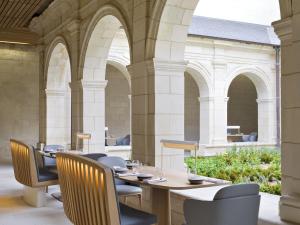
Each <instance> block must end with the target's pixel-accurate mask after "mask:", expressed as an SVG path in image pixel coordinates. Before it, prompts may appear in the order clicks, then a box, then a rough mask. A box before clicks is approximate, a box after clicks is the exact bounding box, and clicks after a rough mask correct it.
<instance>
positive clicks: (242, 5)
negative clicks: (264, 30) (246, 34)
mask: <svg viewBox="0 0 300 225" xmlns="http://www.w3.org/2000/svg"><path fill="white" fill-rule="evenodd" d="M195 15H198V16H206V17H214V18H220V19H227V20H235V21H242V22H248V23H256V24H263V25H271V23H272V22H273V21H276V20H279V19H280V8H279V0H200V1H199V4H198V7H197V9H196V11H195Z"/></svg>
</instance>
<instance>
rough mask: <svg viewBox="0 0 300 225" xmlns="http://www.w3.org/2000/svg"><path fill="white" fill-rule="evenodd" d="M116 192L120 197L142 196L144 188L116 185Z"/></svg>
mask: <svg viewBox="0 0 300 225" xmlns="http://www.w3.org/2000/svg"><path fill="white" fill-rule="evenodd" d="M116 190H117V193H118V195H119V196H120V195H135V194H141V193H142V188H140V187H137V186H132V185H126V184H121V185H116Z"/></svg>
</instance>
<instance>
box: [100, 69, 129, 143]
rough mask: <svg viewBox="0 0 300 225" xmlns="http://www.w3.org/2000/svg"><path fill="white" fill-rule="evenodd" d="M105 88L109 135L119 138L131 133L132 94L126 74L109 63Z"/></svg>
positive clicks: (106, 121)
mask: <svg viewBox="0 0 300 225" xmlns="http://www.w3.org/2000/svg"><path fill="white" fill-rule="evenodd" d="M106 80H107V81H108V82H107V86H106V89H105V124H106V126H107V127H108V133H109V135H111V136H113V137H116V138H119V137H123V136H125V135H127V134H129V133H130V99H129V97H128V95H130V90H129V84H128V81H127V80H126V78H125V76H124V75H123V74H122V73H121V72H120V71H119V70H118V69H116V68H115V67H113V66H111V65H109V64H108V65H107V68H106Z"/></svg>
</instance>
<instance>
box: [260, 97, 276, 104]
mask: <svg viewBox="0 0 300 225" xmlns="http://www.w3.org/2000/svg"><path fill="white" fill-rule="evenodd" d="M275 101H276V98H258V99H256V102H257V104H263V103H272V102H275Z"/></svg>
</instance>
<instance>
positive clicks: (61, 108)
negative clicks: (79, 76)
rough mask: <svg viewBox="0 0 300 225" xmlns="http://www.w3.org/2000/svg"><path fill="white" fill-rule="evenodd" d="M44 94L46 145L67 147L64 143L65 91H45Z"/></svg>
mask: <svg viewBox="0 0 300 225" xmlns="http://www.w3.org/2000/svg"><path fill="white" fill-rule="evenodd" d="M45 93H46V106H47V107H46V108H47V110H46V128H47V130H46V144H47V145H51V144H52V145H53V144H54V145H57V144H59V145H65V146H66V145H67V144H68V143H67V142H66V141H67V140H66V136H67V134H66V127H65V125H66V91H65V90H49V89H46V90H45Z"/></svg>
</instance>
